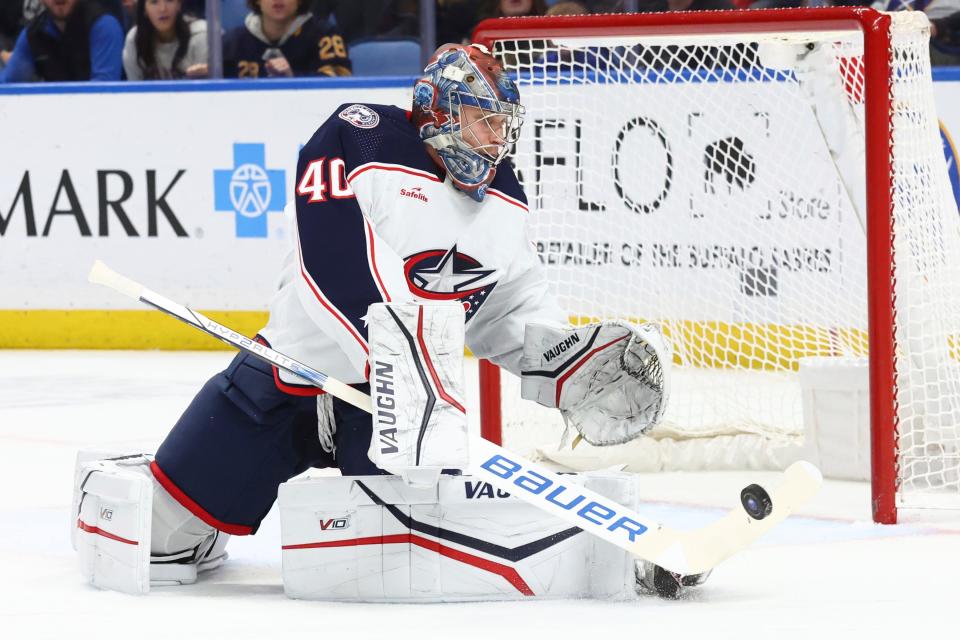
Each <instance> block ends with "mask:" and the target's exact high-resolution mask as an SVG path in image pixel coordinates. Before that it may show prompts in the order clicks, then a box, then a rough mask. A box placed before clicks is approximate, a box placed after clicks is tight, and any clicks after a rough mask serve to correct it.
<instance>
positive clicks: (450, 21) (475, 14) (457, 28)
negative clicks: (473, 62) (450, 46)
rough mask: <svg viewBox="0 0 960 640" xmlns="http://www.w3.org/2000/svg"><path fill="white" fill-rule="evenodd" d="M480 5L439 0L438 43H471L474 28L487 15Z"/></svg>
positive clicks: (477, 3)
mask: <svg viewBox="0 0 960 640" xmlns="http://www.w3.org/2000/svg"><path fill="white" fill-rule="evenodd" d="M480 5H481V3H479V2H474V1H473V0H438V1H437V4H436V7H437V8H436V12H437V14H436V16H437V42H459V43H460V44H467V43H469V42H470V36H471V35H472V34H473V28H474V27H475V26H476V25H477V23H478V22H480V19H481V17H482V16H484V15H486V13H485V12H483V11H482V7H481V6H480Z"/></svg>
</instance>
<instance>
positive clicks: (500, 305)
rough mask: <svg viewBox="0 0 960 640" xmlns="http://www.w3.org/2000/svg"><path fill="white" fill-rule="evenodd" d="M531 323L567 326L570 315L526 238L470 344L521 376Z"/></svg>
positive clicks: (475, 326)
mask: <svg viewBox="0 0 960 640" xmlns="http://www.w3.org/2000/svg"><path fill="white" fill-rule="evenodd" d="M529 322H540V323H545V322H546V323H553V324H558V325H567V324H568V318H567V314H566V313H565V312H564V311H563V310H562V309H561V308H560V305H559V304H558V302H557V300H556V298H555V297H554V295H553V293H552V292H551V291H550V289H549V287H548V285H547V278H546V273H545V272H544V269H543V266H542V265H541V264H540V258H539V257H538V256H537V252H536V250H535V249H534V248H533V245H532V244H531V243H530V242H529V241H528V240H527V238H526V237H524V238H523V241H522V242H521V246H520V247H518V250H517V258H515V259H514V261H513V262H512V264H511V265H510V266H509V267H508V269H507V271H506V277H505V278H503V279H501V280H500V281H499V282H498V283H497V286H496V288H495V289H494V290H493V291H492V292H491V294H490V297H489V298H488V299H487V300H486V302H485V303H484V305H483V307H482V309H481V311H480V312H479V313H478V314H477V316H476V317H475V318H474V319H473V323H472V324H471V326H469V327H468V330H467V346H468V347H470V350H471V351H472V352H473V353H474V355H476V356H477V357H479V358H487V359H489V360H491V361H492V362H493V363H494V364H496V365H498V366H500V367H503V368H505V369H506V370H507V371H509V372H510V373H512V374H514V375H517V376H519V375H520V357H521V356H522V355H523V334H524V328H525V327H526V325H527V323H529Z"/></svg>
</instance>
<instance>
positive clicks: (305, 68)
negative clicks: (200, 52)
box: [223, 0, 351, 78]
mask: <svg viewBox="0 0 960 640" xmlns="http://www.w3.org/2000/svg"><path fill="white" fill-rule="evenodd" d="M247 4H248V5H249V7H250V10H251V13H249V14H247V18H246V21H245V23H244V26H242V27H237V28H236V29H233V30H231V31H229V32H228V33H227V34H226V36H224V38H223V75H224V77H227V78H259V77H262V76H268V77H288V78H289V77H293V76H312V75H326V76H348V75H350V72H351V67H350V59H349V57H348V54H347V45H346V43H345V42H344V41H343V36H341V35H340V32H339V31H338V30H337V29H336V28H334V27H332V26H330V25H328V24H324V23H321V22H320V21H319V20H317V19H316V18H314V17H313V14H312V13H310V11H309V9H308V7H309V0H247Z"/></svg>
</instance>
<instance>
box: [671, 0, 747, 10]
mask: <svg viewBox="0 0 960 640" xmlns="http://www.w3.org/2000/svg"><path fill="white" fill-rule="evenodd" d="M733 8H734V7H733V3H732V2H731V1H730V0H667V10H668V11H718V10H722V9H733Z"/></svg>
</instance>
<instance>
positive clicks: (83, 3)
mask: <svg viewBox="0 0 960 640" xmlns="http://www.w3.org/2000/svg"><path fill="white" fill-rule="evenodd" d="M43 6H44V11H42V12H41V13H40V14H39V15H37V16H36V17H35V18H33V20H31V21H30V22H28V23H27V25H26V27H24V29H23V30H22V31H20V35H19V36H17V41H16V44H14V47H13V52H12V54H11V55H10V59H9V61H8V62H7V66H6V67H4V69H3V72H2V73H0V82H28V81H30V80H33V79H34V78H39V79H40V80H45V81H48V82H70V81H81V80H119V79H120V76H121V62H120V55H121V51H122V50H123V29H122V28H121V27H120V23H119V22H118V21H117V19H116V18H115V17H114V16H113V15H112V14H110V13H109V12H108V11H107V10H106V9H104V8H103V7H102V6H101V5H100V4H98V3H97V2H95V1H93V0H43Z"/></svg>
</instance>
